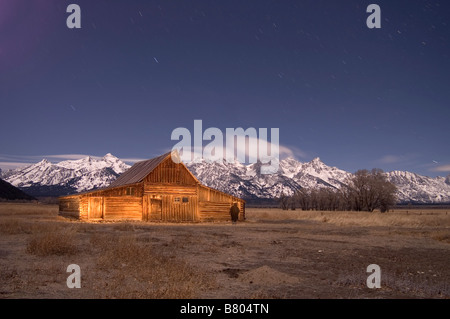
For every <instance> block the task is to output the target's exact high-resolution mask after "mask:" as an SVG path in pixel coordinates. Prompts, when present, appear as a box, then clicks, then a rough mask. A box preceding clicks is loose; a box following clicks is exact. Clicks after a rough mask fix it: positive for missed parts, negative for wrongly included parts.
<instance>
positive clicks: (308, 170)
mask: <svg viewBox="0 0 450 319" xmlns="http://www.w3.org/2000/svg"><path fill="white" fill-rule="evenodd" d="M186 166H187V167H188V168H189V170H190V171H191V172H192V173H193V174H194V175H195V176H196V177H197V178H198V179H199V181H200V182H202V183H203V184H205V185H207V186H210V187H212V188H215V189H218V190H221V191H224V192H227V193H230V194H233V195H235V196H238V197H241V198H244V199H251V200H258V199H273V198H276V197H279V196H280V195H282V194H285V195H292V194H294V192H295V191H296V190H298V189H300V188H305V187H306V188H324V187H325V188H326V187H328V188H334V189H336V188H340V187H341V186H342V185H344V184H345V183H346V180H347V179H348V178H349V177H351V176H352V173H349V172H346V171H344V170H341V169H339V168H336V167H330V166H328V165H326V164H325V163H323V162H322V161H321V160H320V158H315V159H313V160H312V161H310V162H305V163H302V162H299V161H297V160H296V159H294V158H287V159H284V160H281V161H280V165H279V169H278V172H277V173H276V174H271V175H264V174H261V173H260V167H261V163H255V164H250V165H244V164H241V163H239V162H234V163H228V162H224V163H217V162H213V163H208V162H205V161H202V162H200V163H188V164H187V165H186ZM129 167H130V166H129V165H127V164H125V163H124V162H123V161H121V160H120V159H118V158H117V157H115V156H113V155H111V154H106V155H105V156H104V157H103V158H93V157H86V158H82V159H79V160H67V161H62V162H59V163H50V162H49V161H47V160H45V159H44V160H42V161H40V162H39V163H36V164H33V165H30V166H27V167H25V168H19V169H15V170H9V171H3V172H1V171H0V178H2V179H4V180H6V181H7V182H9V183H11V184H12V185H14V186H16V187H18V188H19V189H21V190H23V191H25V192H26V193H27V194H30V195H32V196H61V195H67V194H73V193H78V192H83V191H89V190H93V189H98V188H102V187H106V186H108V185H109V184H110V183H111V182H113V181H114V180H115V179H116V178H117V177H118V176H119V175H120V174H122V173H123V172H125V171H126V170H127V169H128V168H129ZM385 174H386V177H387V179H388V180H389V181H391V182H392V183H394V184H395V185H396V186H397V189H398V192H397V197H398V200H399V201H400V202H414V203H430V204H431V203H449V202H450V175H449V176H447V177H439V176H438V177H435V178H432V177H427V176H422V175H418V174H415V173H411V172H406V171H392V172H386V173H385Z"/></svg>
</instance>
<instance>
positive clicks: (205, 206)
mask: <svg viewBox="0 0 450 319" xmlns="http://www.w3.org/2000/svg"><path fill="white" fill-rule="evenodd" d="M173 156H176V157H177V158H176V161H173V159H172V157H173ZM234 203H236V204H237V206H238V208H239V210H240V213H239V220H241V221H242V220H244V219H245V201H244V200H243V199H240V198H238V197H235V196H232V195H230V194H227V193H224V192H220V191H218V190H215V189H213V188H210V187H207V186H205V185H202V184H201V183H200V182H199V181H198V180H197V178H196V177H195V176H194V175H193V174H192V173H191V172H190V171H189V169H188V168H187V167H186V165H184V164H183V163H182V162H181V160H180V159H179V156H178V153H176V152H175V153H172V152H169V153H166V154H163V155H161V156H158V157H155V158H152V159H149V160H146V161H141V162H137V163H135V164H134V165H133V166H132V167H131V168H130V169H128V170H127V171H126V172H125V173H123V174H122V175H120V176H119V177H118V178H117V180H115V181H114V182H113V183H112V184H111V185H110V186H109V187H107V188H103V189H99V190H95V191H91V192H85V193H79V194H75V195H69V196H63V197H60V198H59V214H60V215H61V216H65V217H72V218H77V219H80V220H144V221H155V222H156V221H167V222H201V221H225V220H230V208H231V206H232V205H233V204H234Z"/></svg>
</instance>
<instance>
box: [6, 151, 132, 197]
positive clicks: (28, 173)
mask: <svg viewBox="0 0 450 319" xmlns="http://www.w3.org/2000/svg"><path fill="white" fill-rule="evenodd" d="M129 167H130V166H129V165H127V164H125V163H124V162H122V161H121V160H119V159H118V158H117V157H115V156H113V155H111V154H106V155H105V156H104V157H103V158H101V159H95V158H92V157H90V156H88V157H85V158H82V159H79V160H67V161H62V162H59V163H50V162H49V161H48V160H46V159H43V160H42V161H40V162H39V163H36V164H33V165H30V166H27V167H25V168H22V169H16V170H10V171H7V172H3V174H2V178H4V179H5V180H6V181H7V182H9V183H11V184H12V185H14V186H16V187H19V188H20V189H22V190H25V191H27V193H29V194H33V195H35V196H40V195H41V196H42V195H49V196H50V195H53V196H56V195H63V194H70V193H76V192H83V191H88V190H92V189H96V188H101V187H106V186H108V185H109V184H111V183H112V182H113V181H114V180H115V179H116V178H117V177H118V176H119V175H120V174H122V173H123V172H125V171H126V170H127V169H128V168H129Z"/></svg>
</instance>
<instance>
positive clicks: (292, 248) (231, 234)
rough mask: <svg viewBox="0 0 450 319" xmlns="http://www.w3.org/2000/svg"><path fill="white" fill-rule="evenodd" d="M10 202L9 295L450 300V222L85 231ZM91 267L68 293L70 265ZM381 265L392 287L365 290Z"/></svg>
mask: <svg viewBox="0 0 450 319" xmlns="http://www.w3.org/2000/svg"><path fill="white" fill-rule="evenodd" d="M57 210H58V209H57V206H55V205H36V204H8V203H2V204H0V236H1V237H0V239H1V241H0V270H1V274H0V298H245V299H247V298H257V299H259V298H282V299H284V298H290V299H297V298H449V297H450V267H449V264H450V215H448V212H446V211H445V210H436V211H433V210H426V211H425V210H424V211H419V210H412V211H411V210H410V211H405V210H401V211H394V212H391V213H389V214H380V213H373V214H369V213H348V212H331V213H325V212H302V211H289V212H283V211H280V210H278V209H249V210H248V212H247V221H246V222H242V223H238V224H237V225H232V224H231V223H209V224H203V223H201V224H164V223H161V224H150V223H144V222H116V223H111V222H109V223H106V222H103V223H86V222H78V221H69V220H67V219H64V218H62V217H59V216H57ZM70 264H77V265H79V266H80V269H81V277H80V278H81V288H80V289H69V288H68V287H67V284H66V280H67V277H68V276H69V275H70V273H68V272H67V266H68V265H70ZM370 264H377V265H379V266H380V268H381V288H380V289H369V288H368V287H367V285H366V280H367V277H368V276H369V275H370V274H369V273H367V272H366V271H367V266H369V265H370Z"/></svg>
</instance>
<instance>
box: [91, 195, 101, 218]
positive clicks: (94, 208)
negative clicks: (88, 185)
mask: <svg viewBox="0 0 450 319" xmlns="http://www.w3.org/2000/svg"><path fill="white" fill-rule="evenodd" d="M88 218H89V219H92V218H103V198H102V197H90V198H89V214H88Z"/></svg>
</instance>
